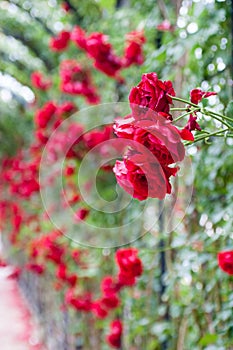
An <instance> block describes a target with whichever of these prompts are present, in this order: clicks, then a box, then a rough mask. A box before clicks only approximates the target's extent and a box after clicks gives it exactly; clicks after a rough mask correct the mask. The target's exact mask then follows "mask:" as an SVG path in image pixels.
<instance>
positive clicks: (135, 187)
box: [114, 73, 192, 200]
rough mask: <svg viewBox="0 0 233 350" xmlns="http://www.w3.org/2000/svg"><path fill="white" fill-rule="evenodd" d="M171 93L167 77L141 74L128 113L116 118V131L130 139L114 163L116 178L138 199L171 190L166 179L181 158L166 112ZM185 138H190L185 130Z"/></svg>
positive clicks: (178, 140) (160, 195) (178, 141)
mask: <svg viewBox="0 0 233 350" xmlns="http://www.w3.org/2000/svg"><path fill="white" fill-rule="evenodd" d="M174 95H175V92H174V89H173V86H172V83H171V82H170V81H164V82H162V81H161V80H159V79H158V77H157V75H156V73H148V74H143V76H142V81H141V82H140V83H139V84H138V85H137V86H136V87H134V88H133V89H132V90H131V92H130V95H129V102H130V107H131V114H130V115H128V116H126V117H125V118H124V119H120V118H118V119H117V120H116V121H115V125H114V131H115V134H116V135H117V136H118V137H120V138H124V139H127V140H131V141H132V142H131V143H130V148H129V149H128V150H127V152H126V154H125V155H124V158H123V160H122V161H119V160H118V161H117V162H116V164H115V167H114V172H115V175H116V178H117V182H118V184H119V185H120V186H121V187H123V188H124V190H125V191H126V192H128V193H130V194H131V195H132V196H133V197H135V198H138V199H139V200H145V199H146V198H148V197H152V198H159V199H163V198H164V197H165V195H166V193H171V184H170V182H169V179H170V177H171V176H175V175H176V173H177V171H178V167H174V163H175V162H178V161H182V160H183V158H184V146H183V144H182V142H181V138H180V132H179V130H178V129H177V128H176V127H175V126H173V125H172V124H171V120H172V117H171V115H170V113H169V111H170V104H171V103H172V99H171V97H170V96H174ZM187 138H189V139H191V138H192V134H191V133H190V132H189V131H188V130H187V132H186V139H187Z"/></svg>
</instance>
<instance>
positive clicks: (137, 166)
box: [113, 154, 171, 201]
mask: <svg viewBox="0 0 233 350" xmlns="http://www.w3.org/2000/svg"><path fill="white" fill-rule="evenodd" d="M113 171H114V173H115V175H116V179H117V182H118V184H119V185H120V186H121V187H122V188H123V189H124V190H125V191H126V192H127V193H129V194H130V195H131V196H133V197H134V198H137V199H139V200H141V201H142V200H145V199H147V198H148V197H151V198H159V199H163V198H164V197H165V195H166V193H167V191H168V193H170V192H171V190H169V188H167V180H166V177H165V174H164V172H163V169H162V167H161V166H160V165H159V163H158V162H156V160H154V161H153V163H150V162H147V160H146V159H145V154H134V155H131V156H129V157H128V158H125V159H124V160H123V161H119V160H117V161H116V164H115V167H114V168H113Z"/></svg>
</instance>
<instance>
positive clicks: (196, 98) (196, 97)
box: [190, 89, 217, 105]
mask: <svg viewBox="0 0 233 350" xmlns="http://www.w3.org/2000/svg"><path fill="white" fill-rule="evenodd" d="M214 95H217V93H216V92H214V91H209V92H206V91H202V90H201V89H193V90H191V91H190V99H191V102H192V103H195V104H196V105H197V104H198V103H199V102H201V100H202V99H203V98H208V97H210V96H214Z"/></svg>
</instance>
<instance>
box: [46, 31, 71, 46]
mask: <svg viewBox="0 0 233 350" xmlns="http://www.w3.org/2000/svg"><path fill="white" fill-rule="evenodd" d="M69 40H70V32H67V31H65V30H64V31H62V32H60V33H59V34H58V36H57V37H54V38H51V39H50V42H49V47H50V49H51V50H52V51H63V50H65V49H66V48H67V46H68V44H69Z"/></svg>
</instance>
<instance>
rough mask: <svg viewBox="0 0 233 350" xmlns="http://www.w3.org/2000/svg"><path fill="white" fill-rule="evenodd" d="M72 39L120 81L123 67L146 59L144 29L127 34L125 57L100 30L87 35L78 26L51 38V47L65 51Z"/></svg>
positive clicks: (99, 67) (102, 68) (95, 61)
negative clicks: (115, 49) (121, 55)
mask: <svg viewBox="0 0 233 350" xmlns="http://www.w3.org/2000/svg"><path fill="white" fill-rule="evenodd" d="M70 40H71V41H73V42H74V43H75V44H76V45H77V46H78V47H79V48H80V49H81V50H84V51H85V52H86V54H87V55H88V57H89V58H91V59H93V60H94V67H95V68H96V69H98V70H100V71H101V72H103V73H104V74H106V75H108V76H109V77H112V78H115V79H117V80H118V81H120V82H123V79H122V77H120V75H119V72H120V70H121V69H124V68H127V67H129V66H131V65H133V64H137V65H140V64H142V63H143V61H144V58H143V52H142V47H143V45H144V43H145V42H146V39H145V36H144V34H143V32H142V31H133V32H131V33H128V34H127V35H126V42H125V48H124V55H123V57H119V56H117V55H116V54H115V53H114V50H113V48H112V45H111V44H110V43H109V42H108V37H107V36H106V35H104V34H103V33H99V32H95V33H91V34H90V35H87V33H85V31H84V30H83V29H82V28H80V27H78V26H76V27H74V29H73V30H72V32H67V31H62V32H60V33H59V34H58V36H57V37H54V38H51V40H50V48H51V49H52V50H54V51H63V50H65V49H66V48H67V47H68V44H69V41H70ZM80 69H81V68H80ZM73 93H74V92H73Z"/></svg>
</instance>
